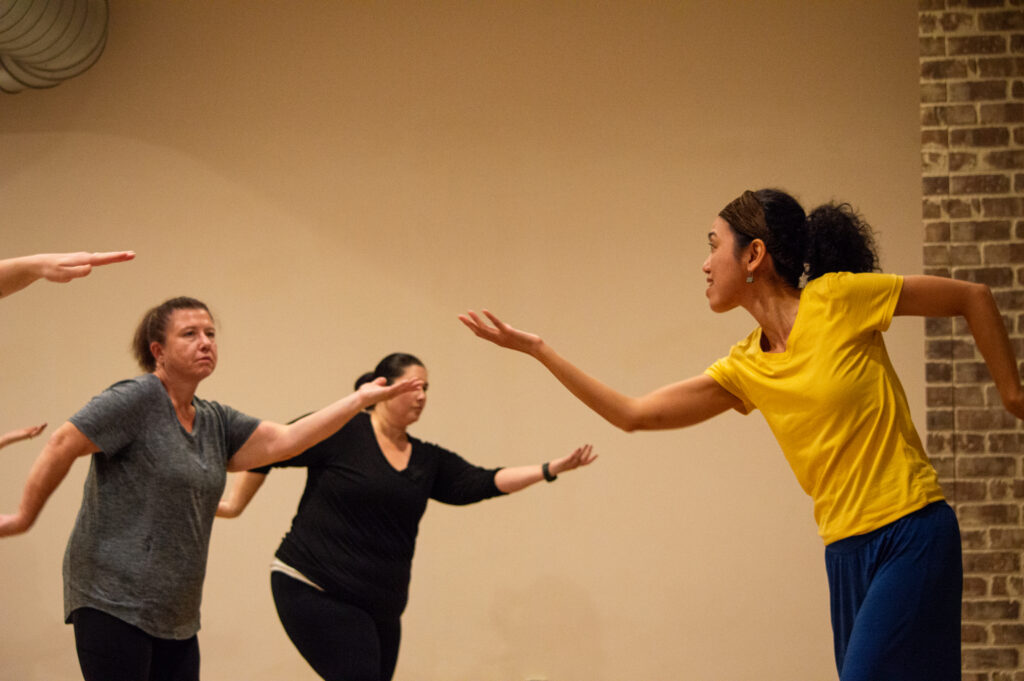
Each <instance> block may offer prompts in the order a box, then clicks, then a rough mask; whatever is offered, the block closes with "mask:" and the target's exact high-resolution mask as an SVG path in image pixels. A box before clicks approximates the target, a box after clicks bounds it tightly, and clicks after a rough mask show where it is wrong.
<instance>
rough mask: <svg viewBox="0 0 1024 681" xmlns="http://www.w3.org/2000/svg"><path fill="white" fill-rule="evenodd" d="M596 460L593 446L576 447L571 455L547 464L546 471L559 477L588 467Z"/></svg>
mask: <svg viewBox="0 0 1024 681" xmlns="http://www.w3.org/2000/svg"><path fill="white" fill-rule="evenodd" d="M596 460H597V454H594V446H593V445H583V446H582V447H577V448H576V450H575V451H573V453H572V454H570V455H568V456H564V457H562V458H561V459H555V460H554V461H552V462H551V463H549V464H548V470H550V471H551V472H552V473H553V474H555V475H559V474H561V473H565V472H567V471H571V470H575V469H577V468H580V467H581V466H589V465H590V464H592V463H594V461H596Z"/></svg>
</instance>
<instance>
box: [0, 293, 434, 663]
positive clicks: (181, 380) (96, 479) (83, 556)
mask: <svg viewBox="0 0 1024 681" xmlns="http://www.w3.org/2000/svg"><path fill="white" fill-rule="evenodd" d="M133 349H134V352H135V356H136V359H138V361H139V364H140V366H141V367H142V368H143V370H144V371H145V372H146V373H145V374H143V375H141V376H138V377H136V378H132V379H129V380H126V381H120V382H118V383H115V384H114V385H112V386H110V387H109V388H107V389H106V390H105V391H103V392H102V393H100V394H99V395H97V396H96V397H94V398H93V399H92V400H91V401H90V402H89V403H88V404H87V405H86V406H85V407H83V408H82V409H81V410H80V411H79V412H78V413H77V414H75V415H74V416H72V417H71V419H70V420H69V421H68V422H67V423H65V424H63V425H62V426H61V427H60V428H58V429H57V430H56V431H55V432H54V434H53V435H52V436H51V437H50V440H49V442H48V443H47V444H46V446H45V447H44V449H43V451H42V453H41V454H40V455H39V458H38V459H37V460H36V463H35V465H33V467H32V470H31V471H30V472H29V477H28V481H27V483H26V484H25V490H24V493H23V494H22V498H21V503H20V505H19V507H18V510H17V512H16V513H14V514H13V515H0V537H3V536H8V535H14V534H19V533H22V532H25V531H27V530H28V529H29V528H30V527H31V526H32V523H33V522H34V521H35V519H36V517H38V515H39V512H40V510H41V509H42V507H43V504H44V503H45V502H46V500H47V499H48V498H49V496H50V494H52V493H53V491H54V489H56V487H57V485H58V484H60V482H61V480H63V479H64V477H65V475H66V474H67V472H68V470H69V469H70V467H71V464H72V463H73V462H74V461H75V459H76V458H78V457H80V456H85V455H87V454H89V455H92V456H91V462H90V466H89V475H88V477H87V479H86V483H85V490H84V494H83V498H82V507H81V509H80V510H79V513H78V518H77V520H76V522H75V527H74V530H73V531H72V533H71V538H70V539H69V541H68V546H67V551H66V553H65V555H64V610H65V613H64V614H65V618H66V621H67V622H70V623H73V624H74V628H75V645H76V648H77V650H78V659H79V663H80V664H81V667H82V673H83V675H84V677H85V679H86V681H93V680H96V681H99V680H102V681H150V679H154V680H155V679H157V678H159V679H161V680H164V679H166V680H167V681H195V680H197V679H198V678H199V644H198V640H197V638H196V632H197V631H198V630H199V603H200V599H201V596H202V584H203V576H204V574H205V572H206V557H207V550H208V547H209V542H210V529H211V527H212V524H213V518H214V514H215V512H216V510H217V502H218V500H219V499H220V496H221V492H222V491H223V489H224V483H225V479H226V472H227V471H240V470H249V469H250V468H254V467H257V466H263V465H267V464H270V463H274V462H276V461H281V460H283V459H287V458H290V457H292V456H295V455H296V454H298V453H299V452H302V451H303V450H305V449H307V448H308V447H310V446H312V445H314V444H316V443H317V442H320V441H321V440H323V439H324V438H326V437H327V436H329V435H331V434H332V433H334V432H335V431H336V430H338V429H339V428H340V427H341V426H343V425H344V424H345V423H346V422H348V420H349V419H351V418H352V417H353V416H354V415H356V414H358V413H359V412H360V411H361V410H362V409H363V408H365V407H367V406H369V405H371V404H374V403H376V402H378V401H380V400H383V399H388V398H390V397H393V396H396V395H399V394H402V393H404V392H407V391H409V390H415V389H418V388H419V383H421V381H406V382H402V383H397V384H395V385H391V386H388V385H384V384H383V383H384V382H383V381H378V382H375V383H372V384H367V385H364V386H362V387H361V388H360V389H359V390H357V391H356V392H354V393H352V394H350V395H348V396H347V397H344V398H342V399H340V400H338V401H337V402H334V403H333V404H330V405H328V406H327V407H324V408H323V409H321V410H320V411H317V412H314V413H312V414H310V415H308V416H306V417H305V418H302V419H300V420H298V421H295V422H294V423H291V424H288V425H282V424H278V423H271V422H269V421H260V420H258V419H255V418H252V417H251V416H247V415H245V414H242V413H240V412H238V411H235V410H234V409H232V408H231V407H228V406H225V405H221V404H218V403H217V402H211V401H207V400H203V399H200V398H198V397H196V395H195V393H196V389H197V387H198V386H199V383H200V382H201V381H202V380H203V379H204V378H206V377H207V376H209V375H210V374H212V373H213V370H214V368H215V367H216V365H217V341H216V333H215V327H214V321H213V317H212V316H211V314H210V311H209V309H208V308H207V307H206V305H205V304H203V303H202V302H200V301H198V300H195V299H194V298H174V299H171V300H168V301H166V302H165V303H163V304H161V305H159V306H157V307H155V308H153V309H152V310H150V311H149V312H148V313H147V314H146V315H145V316H144V317H143V319H142V321H141V323H140V324H139V327H138V329H137V330H136V333H135V339H134V341H133Z"/></svg>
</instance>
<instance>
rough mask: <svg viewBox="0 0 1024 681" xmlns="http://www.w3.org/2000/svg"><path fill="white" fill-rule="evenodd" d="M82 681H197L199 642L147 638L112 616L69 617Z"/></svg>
mask: <svg viewBox="0 0 1024 681" xmlns="http://www.w3.org/2000/svg"><path fill="white" fill-rule="evenodd" d="M71 623H72V624H73V625H74V628H75V649H76V650H77V651H78V664H79V666H80V667H81V668H82V678H84V679H85V681H199V640H198V639H197V638H196V637H195V636H193V637H191V638H187V639H185V640H183V641H178V640H175V639H167V638H157V637H155V636H150V635H149V634H147V633H146V632H144V631H143V630H142V629H139V628H138V627H136V626H133V625H131V624H128V623H127V622H124V621H123V620H120V619H118V618H116V617H114V616H113V615H108V614H107V613H105V612H100V611H99V610H94V609H92V608H79V609H78V610H75V611H74V612H72V613H71Z"/></svg>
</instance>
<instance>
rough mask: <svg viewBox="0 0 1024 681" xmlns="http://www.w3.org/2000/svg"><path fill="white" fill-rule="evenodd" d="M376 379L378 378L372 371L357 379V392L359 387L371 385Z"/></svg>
mask: <svg viewBox="0 0 1024 681" xmlns="http://www.w3.org/2000/svg"><path fill="white" fill-rule="evenodd" d="M375 378H376V376H374V374H373V372H372V371H367V372H366V373H365V374H363V375H362V376H360V377H359V378H357V379H356V390H359V386H361V385H363V384H364V383H369V382H370V381H372V380H374V379H375Z"/></svg>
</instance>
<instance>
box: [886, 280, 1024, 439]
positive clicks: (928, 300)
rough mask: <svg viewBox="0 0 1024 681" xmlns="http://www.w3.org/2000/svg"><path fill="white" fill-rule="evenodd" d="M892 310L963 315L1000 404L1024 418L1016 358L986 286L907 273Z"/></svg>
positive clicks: (934, 314) (898, 313)
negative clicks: (1001, 402)
mask: <svg viewBox="0 0 1024 681" xmlns="http://www.w3.org/2000/svg"><path fill="white" fill-rule="evenodd" d="M894 314H896V315H917V316H921V317H963V318H964V319H966V320H967V325H968V326H969V327H970V329H971V335H972V336H974V342H975V345H977V347H978V351H979V352H980V353H981V356H982V357H983V358H984V360H985V365H986V366H987V367H988V370H989V373H990V374H991V375H992V380H993V381H994V382H995V384H996V388H997V389H998V390H999V396H1000V398H1001V399H1002V401H1003V406H1005V407H1006V410H1007V411H1009V412H1010V413H1011V414H1013V415H1014V416H1016V417H1017V418H1019V419H1024V391H1022V390H1021V385H1020V373H1019V372H1018V371H1017V358H1016V356H1015V355H1014V352H1013V346H1012V345H1011V344H1010V337H1009V335H1008V334H1007V332H1006V325H1005V324H1004V323H1003V316H1002V315H1001V314H1000V312H999V308H998V307H997V306H996V301H995V298H993V297H992V291H991V290H989V287H988V286H985V285H984V284H975V283H972V282H968V281H960V280H958V279H949V278H946V277H932V276H924V275H912V276H906V277H904V278H903V289H902V290H901V291H900V297H899V300H898V301H897V303H896V310H895V312H894Z"/></svg>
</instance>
